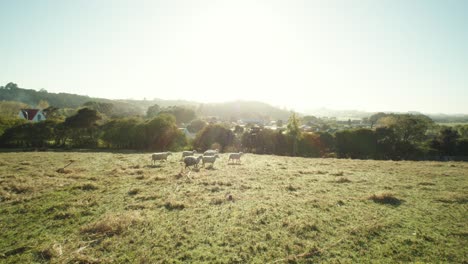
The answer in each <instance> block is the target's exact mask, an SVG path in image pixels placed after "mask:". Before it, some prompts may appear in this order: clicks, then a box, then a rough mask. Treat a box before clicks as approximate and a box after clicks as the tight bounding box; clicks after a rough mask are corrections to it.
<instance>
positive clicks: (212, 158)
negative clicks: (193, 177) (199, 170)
mask: <svg viewBox="0 0 468 264" xmlns="http://www.w3.org/2000/svg"><path fill="white" fill-rule="evenodd" d="M218 158H219V155H218V154H216V155H214V156H203V159H202V161H203V168H205V163H211V167H213V166H214V162H215V161H216V159H218Z"/></svg>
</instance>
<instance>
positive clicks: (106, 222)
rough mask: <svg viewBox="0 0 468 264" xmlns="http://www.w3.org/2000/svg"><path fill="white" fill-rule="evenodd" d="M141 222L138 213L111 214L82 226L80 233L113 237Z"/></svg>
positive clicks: (141, 219) (141, 218)
mask: <svg viewBox="0 0 468 264" xmlns="http://www.w3.org/2000/svg"><path fill="white" fill-rule="evenodd" d="M142 221H143V217H142V216H141V215H140V214H139V213H138V212H131V213H117V214H116V213H111V214H107V215H105V216H103V217H102V218H101V219H99V220H97V221H96V222H93V223H89V224H87V225H85V226H83V227H82V228H81V229H80V232H81V233H82V234H88V235H97V236H113V235H118V234H121V233H122V232H124V231H125V230H127V229H128V228H129V227H130V226H132V225H135V224H137V223H140V222H142Z"/></svg>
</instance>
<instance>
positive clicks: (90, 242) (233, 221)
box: [0, 152, 468, 263]
mask: <svg viewBox="0 0 468 264" xmlns="http://www.w3.org/2000/svg"><path fill="white" fill-rule="evenodd" d="M180 156H181V153H174V155H172V156H169V160H168V161H166V162H165V161H161V162H159V163H157V164H156V165H151V159H150V154H149V153H125V152H7V153H5V152H2V153H0V205H1V207H0V208H1V209H0V212H1V213H0V230H2V232H0V248H1V251H0V262H4V263H31V262H35V263H123V262H130V263H187V262H206V263H208V262H209V263H213V262H215V263H312V262H313V263H316V262H319V263H337V262H338V263H342V262H344V263H356V262H360V263H362V262H380V263H394V262H420V263H421V262H422V263H431V262H438V263H444V262H445V263H466V262H467V261H468V256H467V251H466V248H467V238H468V230H467V219H468V213H467V212H468V210H467V203H468V195H467V186H468V163H466V162H432V161H418V162H414V161H376V160H351V159H324V158H300V157H283V156H272V155H256V154H246V155H245V156H243V157H242V162H241V164H237V165H233V164H228V157H227V155H226V154H221V158H220V159H219V160H217V161H216V162H215V164H214V166H213V167H208V166H207V167H206V168H200V169H198V170H196V169H195V170H192V171H191V172H190V173H189V172H188V171H187V172H186V173H181V168H182V166H181V163H180ZM70 162H72V164H71V165H69V166H68V167H66V168H63V167H64V166H66V165H67V164H69V163H70ZM61 168H63V169H62V170H60V169H61Z"/></svg>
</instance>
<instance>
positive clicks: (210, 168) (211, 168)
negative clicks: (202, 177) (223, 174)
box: [205, 166, 218, 170]
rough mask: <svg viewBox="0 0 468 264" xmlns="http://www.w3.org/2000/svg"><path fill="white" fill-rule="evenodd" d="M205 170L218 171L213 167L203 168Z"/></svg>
mask: <svg viewBox="0 0 468 264" xmlns="http://www.w3.org/2000/svg"><path fill="white" fill-rule="evenodd" d="M205 170H218V169H216V168H215V167H213V166H208V167H205Z"/></svg>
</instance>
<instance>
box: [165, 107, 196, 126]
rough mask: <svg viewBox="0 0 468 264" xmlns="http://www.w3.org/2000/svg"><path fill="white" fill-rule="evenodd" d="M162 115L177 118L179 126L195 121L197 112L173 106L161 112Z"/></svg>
mask: <svg viewBox="0 0 468 264" xmlns="http://www.w3.org/2000/svg"><path fill="white" fill-rule="evenodd" d="M160 113H161V114H163V113H164V114H171V115H173V116H175V118H176V122H177V124H178V125H180V124H182V123H185V124H186V123H189V122H190V121H192V120H193V119H195V117H196V115H195V111H193V110H192V109H189V108H185V107H181V106H171V107H167V108H164V109H162V110H161V111H160Z"/></svg>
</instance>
